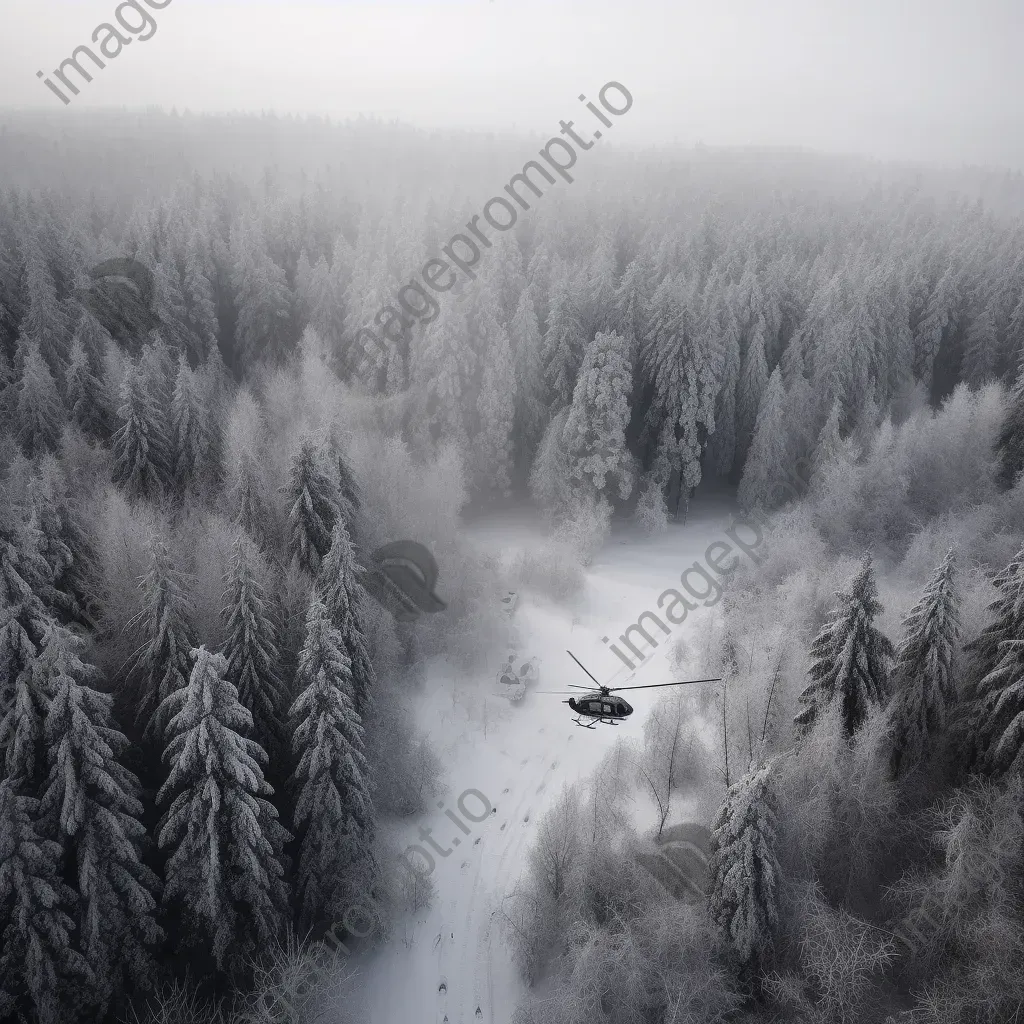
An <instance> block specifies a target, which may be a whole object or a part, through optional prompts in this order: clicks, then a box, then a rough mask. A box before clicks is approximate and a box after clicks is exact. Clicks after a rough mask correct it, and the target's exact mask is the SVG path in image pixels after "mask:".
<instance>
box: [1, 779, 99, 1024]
mask: <svg viewBox="0 0 1024 1024" xmlns="http://www.w3.org/2000/svg"><path fill="white" fill-rule="evenodd" d="M38 809H39V801H38V800H37V799H35V798H33V797H30V796H25V795H24V794H21V793H19V792H18V787H17V782H16V780H15V779H13V778H7V779H3V780H0V922H3V929H2V931H0V1018H2V1019H5V1020H11V1019H20V1020H26V1019H27V1018H26V1016H25V1014H29V1015H31V1016H32V1017H33V1019H36V1020H38V1021H39V1024H59V1022H62V1021H66V1020H67V1019H68V1013H69V1012H70V1011H71V1008H72V1007H73V1006H74V1004H75V1003H76V1002H77V1001H78V999H79V998H80V997H81V995H82V993H83V991H85V992H88V991H89V989H90V988H91V987H92V984H93V978H92V973H91V971H90V970H89V966H88V964H87V963H86V961H85V958H84V957H83V956H82V955H81V953H79V952H78V951H77V950H76V949H75V948H74V945H73V944H72V937H71V933H72V929H73V928H74V921H73V919H72V917H71V916H70V915H71V914H72V913H74V912H75V894H74V891H73V890H72V889H71V888H70V886H68V885H66V884H65V883H64V881H63V880H62V878H61V864H60V861H61V848H60V844H59V843H56V842H54V841H52V840H49V839H45V838H43V836H41V835H40V834H39V831H38V829H37V827H36V820H37V818H38ZM18 1011H21V1013H20V1014H19V1016H18V1017H17V1018H16V1017H15V1014H16V1013H18Z"/></svg>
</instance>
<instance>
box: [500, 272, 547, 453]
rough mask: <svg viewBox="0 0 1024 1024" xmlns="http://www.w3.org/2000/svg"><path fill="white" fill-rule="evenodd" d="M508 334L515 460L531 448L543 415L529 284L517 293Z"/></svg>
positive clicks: (539, 340)
mask: <svg viewBox="0 0 1024 1024" xmlns="http://www.w3.org/2000/svg"><path fill="white" fill-rule="evenodd" d="M508 333H509V341H510V343H511V345H512V359H513V361H514V363H515V368H516V414H515V423H516V426H515V431H514V434H513V437H514V438H515V439H516V441H517V453H516V454H517V459H518V461H520V462H522V461H524V459H525V457H526V453H527V452H531V451H533V450H534V448H535V447H536V445H537V442H538V441H539V440H540V435H541V433H542V432H543V429H544V417H545V408H544V404H543V402H542V400H541V396H542V393H543V379H542V369H541V350H542V345H543V340H542V338H541V333H540V325H539V324H538V322H537V313H536V310H535V308H534V301H533V290H532V286H531V285H527V287H525V288H524V289H523V291H522V294H521V295H520V296H519V301H518V303H517V304H516V311H515V315H514V316H513V317H512V323H511V324H510V325H509V330H508Z"/></svg>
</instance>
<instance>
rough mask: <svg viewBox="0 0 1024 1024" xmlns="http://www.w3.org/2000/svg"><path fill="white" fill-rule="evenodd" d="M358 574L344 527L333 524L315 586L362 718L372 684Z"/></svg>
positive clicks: (374, 678) (359, 571) (372, 676)
mask: <svg viewBox="0 0 1024 1024" xmlns="http://www.w3.org/2000/svg"><path fill="white" fill-rule="evenodd" d="M362 572H363V570H362V569H361V568H360V567H359V566H358V565H357V564H356V557H355V551H354V550H353V548H352V542H351V540H350V539H349V536H348V533H347V532H346V531H345V527H344V525H343V524H342V523H340V522H339V523H336V524H335V526H334V530H333V532H332V534H331V550H330V551H329V552H328V554H327V557H326V558H325V559H324V561H323V564H322V565H321V566H320V573H319V575H318V576H317V581H316V587H317V593H318V594H319V596H320V600H322V601H323V603H324V607H325V608H326V609H327V617H328V618H329V619H330V622H331V625H332V626H334V628H335V629H336V630H337V631H338V632H339V633H340V634H341V639H342V649H343V651H344V653H345V654H346V655H347V656H348V659H349V662H350V670H351V678H352V700H353V704H354V706H355V709H356V711H357V713H358V714H359V717H360V718H361V719H362V718H365V717H366V712H367V710H368V708H369V702H370V699H371V694H372V692H373V688H374V684H375V681H376V676H375V675H374V671H373V663H372V662H371V660H370V655H369V648H368V645H367V642H366V633H365V631H364V629H363V624H362V619H361V615H360V612H361V610H362V609H364V608H365V607H366V603H367V594H366V592H365V591H364V590H363V586H362V583H361V582H360V576H361V575H362Z"/></svg>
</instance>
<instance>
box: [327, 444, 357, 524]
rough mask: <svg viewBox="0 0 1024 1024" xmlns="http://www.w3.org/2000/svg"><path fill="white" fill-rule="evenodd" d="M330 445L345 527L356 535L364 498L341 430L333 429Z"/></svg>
mask: <svg viewBox="0 0 1024 1024" xmlns="http://www.w3.org/2000/svg"><path fill="white" fill-rule="evenodd" d="M328 446H329V449H330V453H331V459H332V460H333V462H334V468H335V470H336V471H337V478H338V490H339V492H340V495H341V510H342V520H343V521H344V523H345V529H347V530H348V532H349V536H350V537H353V538H354V537H355V536H356V525H357V521H358V514H359V509H360V507H361V505H362V498H361V497H360V493H359V484H358V483H357V482H356V475H355V472H354V471H353V469H352V465H351V463H350V462H349V459H348V454H347V453H346V451H345V448H346V445H345V441H344V439H343V437H342V435H341V432H340V431H338V430H336V429H332V430H331V433H330V436H329V438H328Z"/></svg>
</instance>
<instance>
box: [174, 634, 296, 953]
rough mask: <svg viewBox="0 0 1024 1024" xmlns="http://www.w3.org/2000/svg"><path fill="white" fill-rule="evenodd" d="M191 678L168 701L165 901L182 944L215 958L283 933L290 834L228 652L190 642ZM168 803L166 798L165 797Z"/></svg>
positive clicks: (255, 946) (249, 949)
mask: <svg viewBox="0 0 1024 1024" xmlns="http://www.w3.org/2000/svg"><path fill="white" fill-rule="evenodd" d="M193 656H194V657H195V668H193V669H192V675H191V677H190V678H189V681H188V686H187V687H186V688H185V689H182V690H176V691H175V692H173V693H171V694H170V695H169V696H168V697H167V698H166V700H165V701H164V703H163V705H162V710H164V709H165V715H164V717H165V719H166V721H167V722H168V726H167V735H168V742H167V746H166V749H165V750H164V763H165V764H166V765H167V768H168V770H169V772H168V776H167V781H166V782H165V783H164V786H163V788H162V789H161V790H160V793H159V794H158V796H157V800H158V802H159V803H160V804H161V805H164V806H167V810H166V813H165V814H164V817H163V819H162V820H161V822H160V828H159V833H158V836H159V839H158V841H159V844H160V847H161V849H163V850H165V851H167V853H168V855H169V856H168V860H167V880H166V888H165V889H164V900H163V902H164V908H165V910H166V911H167V912H168V914H169V915H171V916H172V917H175V916H176V917H177V919H178V921H179V923H180V941H179V949H181V948H182V947H187V946H191V945H196V946H198V948H200V949H203V950H209V951H210V952H211V953H212V955H213V959H214V961H215V962H216V964H217V967H218V968H223V967H224V966H225V965H226V964H229V963H237V962H238V961H240V960H241V959H242V958H244V957H245V956H246V954H249V953H252V952H253V951H254V950H256V949H261V948H264V947H266V946H267V945H268V944H270V943H271V942H272V941H273V940H274V939H276V938H277V937H279V935H280V934H281V929H282V927H283V925H284V923H285V921H286V919H287V915H288V890H287V886H286V884H285V881H284V865H283V863H282V850H283V848H284V844H285V843H286V842H287V841H288V840H289V839H290V838H291V837H290V836H289V835H288V833H287V832H286V831H285V829H284V828H283V827H282V826H281V824H280V823H279V822H278V820H277V811H276V810H275V809H274V807H273V805H272V804H271V803H270V802H269V800H268V799H267V797H270V796H272V795H273V791H272V790H271V788H270V786H269V785H267V783H266V782H265V781H264V778H263V768H264V766H265V765H266V760H267V756H266V754H265V753H264V751H263V749H262V748H261V747H260V745H259V744H258V743H256V742H255V740H251V739H247V738H246V735H247V734H248V732H249V731H250V730H251V728H252V715H250V714H249V712H248V711H246V709H245V708H244V707H242V705H241V704H240V703H239V702H238V692H237V691H236V690H235V688H234V687H233V686H232V685H231V684H230V683H229V682H228V681H227V680H226V679H225V678H224V677H225V674H226V673H227V667H228V666H227V661H226V660H225V658H224V655H222V654H211V653H210V652H209V651H208V650H206V648H205V647H200V648H198V649H197V650H195V651H194V652H193ZM168 805H169V806H168Z"/></svg>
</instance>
